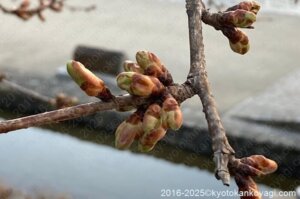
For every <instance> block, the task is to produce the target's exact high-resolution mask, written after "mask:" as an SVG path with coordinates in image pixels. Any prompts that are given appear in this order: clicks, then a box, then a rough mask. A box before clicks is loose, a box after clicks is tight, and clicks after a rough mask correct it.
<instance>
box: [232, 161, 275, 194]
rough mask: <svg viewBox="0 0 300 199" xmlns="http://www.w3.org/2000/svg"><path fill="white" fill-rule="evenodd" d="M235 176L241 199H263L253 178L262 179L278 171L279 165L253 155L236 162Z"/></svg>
mask: <svg viewBox="0 0 300 199" xmlns="http://www.w3.org/2000/svg"><path fill="white" fill-rule="evenodd" d="M234 164H235V165H234V171H232V172H233V174H234V176H235V181H236V184H237V186H238V187H239V192H240V193H241V195H242V197H241V199H247V198H252V199H261V198H262V197H261V194H260V192H259V190H258V187H257V185H256V183H255V182H254V180H253V179H252V177H260V176H264V175H267V174H270V173H273V172H275V171H276V170H277V163H276V162H275V161H273V160H270V159H268V158H266V157H264V156H262V155H252V156H250V157H246V158H242V159H239V160H236V161H235V163H234Z"/></svg>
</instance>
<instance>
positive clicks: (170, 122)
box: [162, 95, 183, 130]
mask: <svg viewBox="0 0 300 199" xmlns="http://www.w3.org/2000/svg"><path fill="white" fill-rule="evenodd" d="M162 117H163V124H164V127H165V128H170V129H173V130H178V129H179V128H180V127H181V125H182V122H183V118H182V112H181V109H180V107H179V105H178V102H177V101H176V99H174V98H173V97H172V96H171V95H168V96H167V97H166V99H165V101H164V102H163V112H162Z"/></svg>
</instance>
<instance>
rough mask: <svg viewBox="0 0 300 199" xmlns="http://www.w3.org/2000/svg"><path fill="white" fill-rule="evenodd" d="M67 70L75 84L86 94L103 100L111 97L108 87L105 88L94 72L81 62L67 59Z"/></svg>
mask: <svg viewBox="0 0 300 199" xmlns="http://www.w3.org/2000/svg"><path fill="white" fill-rule="evenodd" d="M67 71H68V73H69V75H70V76H71V77H72V79H73V80H74V81H75V82H76V83H77V85H78V86H79V87H80V88H81V89H82V90H83V91H84V92H85V93H86V94H87V95H88V96H94V97H99V98H100V99H103V100H109V99H111V98H112V94H111V93H110V91H109V89H108V88H106V86H105V84H104V82H103V81H102V80H101V79H99V78H98V77H97V76H96V75H95V74H94V73H92V72H91V71H90V70H88V69H87V68H85V66H84V65H83V64H81V63H80V62H77V61H69V62H68V63H67Z"/></svg>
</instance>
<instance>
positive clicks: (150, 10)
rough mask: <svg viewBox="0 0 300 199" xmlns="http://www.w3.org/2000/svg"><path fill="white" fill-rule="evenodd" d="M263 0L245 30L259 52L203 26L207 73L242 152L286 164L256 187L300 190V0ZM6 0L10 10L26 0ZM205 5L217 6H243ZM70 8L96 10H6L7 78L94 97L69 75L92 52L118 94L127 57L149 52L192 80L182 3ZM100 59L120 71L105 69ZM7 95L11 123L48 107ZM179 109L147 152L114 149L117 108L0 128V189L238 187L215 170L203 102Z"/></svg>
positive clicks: (104, 191) (156, 191)
mask: <svg viewBox="0 0 300 199" xmlns="http://www.w3.org/2000/svg"><path fill="white" fill-rule="evenodd" d="M32 2H35V1H32ZM259 2H260V3H261V5H262V9H261V12H260V13H259V14H258V18H257V22H256V23H255V24H254V26H255V29H254V30H251V29H250V30H245V32H246V33H247V35H248V36H249V39H250V44H251V48H250V51H249V52H248V53H247V54H246V55H244V56H241V55H238V54H235V53H233V52H232V51H231V50H230V47H229V43H228V40H227V38H226V37H224V36H223V35H222V33H221V32H219V31H216V30H215V29H214V28H212V27H210V26H206V25H204V33H203V36H204V42H205V53H206V62H207V71H208V76H209V80H210V82H211V86H212V89H213V93H214V96H215V98H216V101H217V105H218V108H219V110H220V113H221V116H222V119H223V122H224V125H225V127H226V130H227V133H228V136H229V139H230V143H231V144H232V145H233V146H234V148H235V150H236V152H237V156H239V157H242V156H245V155H252V154H263V155H265V156H267V157H269V158H272V159H274V160H276V161H277V162H278V164H279V169H278V171H277V172H276V173H275V174H273V175H270V176H267V177H265V178H263V179H258V182H259V187H260V189H261V190H262V191H266V192H272V193H275V192H278V191H279V190H285V191H295V190H296V188H297V187H298V186H299V185H300V147H299V142H300V100H299V99H300V64H299V61H300V60H299V59H300V57H299V56H300V39H299V34H300V22H299V20H300V3H297V1H296V0H272V1H271V0H264V1H259ZM0 3H1V4H2V5H3V6H7V7H10V6H13V5H18V4H19V3H20V1H9V0H1V1H0ZM206 3H207V5H208V6H207V7H211V10H212V11H217V10H218V9H224V8H226V7H229V6H231V5H234V4H237V3H239V1H235V0H234V1H226V2H225V1H221V0H218V1H217V0H215V1H211V0H208V1H206ZM67 4H68V5H72V6H79V7H81V6H90V5H95V7H96V9H95V10H92V11H89V12H85V11H76V12H72V11H70V9H65V10H63V11H62V12H60V13H55V12H51V11H45V17H46V21H45V22H41V21H40V20H39V19H38V18H37V17H33V18H32V19H30V20H28V21H23V20H20V19H19V18H17V17H15V16H13V15H8V14H4V13H2V12H1V13H0V24H1V26H0V72H2V73H5V74H6V76H7V78H8V79H9V81H12V82H15V83H18V84H19V85H22V86H24V87H26V88H30V89H32V90H34V91H36V92H38V93H40V94H42V95H44V96H47V97H50V98H51V97H55V95H56V94H57V93H60V92H64V93H65V94H67V95H69V96H74V97H77V98H78V99H79V101H80V102H82V103H83V102H88V101H94V99H90V98H87V97H85V96H84V95H83V94H82V93H81V91H80V90H79V89H78V88H77V86H76V85H75V84H74V83H73V82H71V81H70V80H69V79H68V77H67V75H66V72H65V67H64V66H65V63H66V62H67V61H68V60H70V59H81V58H82V57H83V56H88V58H89V59H90V60H92V61H90V62H91V63H95V65H97V64H99V68H100V69H99V68H96V69H95V71H96V72H97V70H98V72H99V71H101V73H99V75H100V76H101V77H103V78H104V79H106V80H107V82H108V85H110V87H111V88H113V89H112V90H113V91H114V93H115V94H120V93H121V91H120V90H118V89H117V88H116V86H115V82H114V77H115V75H117V73H118V72H120V70H121V63H122V61H124V60H125V59H130V60H134V59H135V58H134V57H135V53H136V52H137V51H138V50H143V49H145V50H149V51H152V52H154V53H155V54H157V55H158V56H159V57H160V58H161V60H162V61H163V62H164V63H165V65H166V67H167V68H168V69H169V70H170V71H171V72H172V75H173V78H174V80H175V82H177V83H183V82H184V81H185V80H186V76H187V74H188V69H189V38H188V25H187V24H188V23H187V22H188V21H187V15H186V10H185V2H184V1H183V0H169V1H168V0H143V1H140V0H112V1H104V0H97V1H95V0H86V1H80V0H68V1H67ZM33 6H34V3H33ZM84 49H85V50H84ZM86 49H90V51H86ZM87 52H90V54H89V53H87ZM93 53H95V54H93ZM97 53H100V55H99V54H97ZM106 55H107V56H106ZM98 56H100V58H99V57H98ZM97 57H98V58H97ZM103 57H105V60H104V61H103V60H102V58H103ZM103 59H104V58H103ZM103 62H104V63H106V66H107V65H109V66H110V67H115V69H113V70H112V71H111V70H110V69H107V68H105V67H106V66H101V63H103ZM92 65H93V64H92ZM103 67H104V68H103ZM1 84H2V85H1ZM10 93H12V94H10ZM0 94H1V96H0V117H1V118H3V119H9V118H15V117H17V116H20V115H23V114H31V113H36V112H41V110H45V107H44V108H41V106H42V105H43V106H44V105H45V104H44V103H43V102H40V100H39V99H34V100H32V99H29V98H30V97H28V96H23V94H22V93H21V94H20V93H18V92H14V91H13V90H11V88H10V87H7V85H3V83H0ZM27 98H28V99H27ZM25 99H26V100H25ZM28 101H29V103H28ZM26 102H27V103H26ZM29 105H30V106H29ZM48 108H49V107H46V109H47V110H48ZM182 108H183V113H184V118H185V119H184V120H185V123H184V127H183V128H182V129H181V130H180V131H179V132H177V133H175V132H170V133H169V134H168V136H167V137H166V138H165V139H164V140H163V141H161V143H160V144H159V145H158V146H157V147H156V149H155V150H154V151H153V152H151V153H149V154H141V153H138V152H137V150H136V149H135V148H134V149H133V150H132V151H119V150H117V149H115V148H113V145H114V129H115V128H116V127H117V125H118V124H119V123H120V121H122V119H124V117H126V116H127V115H126V114H116V113H114V112H109V111H108V112H105V113H99V114H97V115H94V116H93V117H88V118H81V119H80V121H79V122H78V121H77V122H76V121H73V122H72V121H71V122H69V123H64V124H62V125H51V126H47V127H45V128H30V129H27V130H20V131H16V132H12V133H9V134H7V135H1V136H0V162H1V166H0V182H2V184H3V185H1V186H0V194H1V191H2V192H3V193H7V192H9V191H11V192H12V193H13V194H15V196H14V197H15V198H16V197H21V198H22V197H23V198H25V197H28V195H33V196H32V198H35V197H36V198H41V197H48V198H91V199H94V198H95V199H98V198H132V199H135V198H159V197H161V194H162V193H163V192H164V190H166V189H169V190H176V189H181V190H185V189H187V190H192V189H199V190H220V191H226V190H231V191H234V190H237V187H236V185H235V183H234V181H232V183H231V184H232V185H231V187H230V188H228V187H224V186H223V185H222V184H221V182H220V181H217V180H216V179H215V177H214V174H213V169H214V167H213V166H214V165H213V162H212V152H211V149H210V148H211V146H210V140H209V137H208V132H207V126H206V121H205V118H204V116H203V113H202V107H201V102H200V100H199V99H198V98H197V97H194V98H192V99H190V100H187V101H186V102H184V103H183V104H182ZM77 124H78V125H77ZM13 194H11V196H9V197H12V198H13V196H12V195H13ZM182 197H183V196H182ZM170 198H172V197H170ZM174 198H175V197H174ZM177 198H178V197H177ZM179 198H180V197H179ZM205 198H215V197H213V196H209V195H207V196H206V197H205ZM223 198H238V197H233V196H224V197H223ZM265 198H270V197H265ZM274 198H275V197H274ZM277 198H280V197H277ZM281 198H296V196H287V197H281Z"/></svg>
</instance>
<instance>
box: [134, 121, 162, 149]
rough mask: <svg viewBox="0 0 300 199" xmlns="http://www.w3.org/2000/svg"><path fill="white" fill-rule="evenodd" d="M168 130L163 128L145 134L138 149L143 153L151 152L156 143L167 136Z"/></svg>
mask: <svg viewBox="0 0 300 199" xmlns="http://www.w3.org/2000/svg"><path fill="white" fill-rule="evenodd" d="M166 132H167V130H166V129H164V128H163V127H162V126H160V127H158V128H156V129H153V130H151V131H149V132H148V133H144V135H143V136H142V137H141V138H140V140H139V145H138V149H139V151H142V152H148V151H151V150H152V149H153V148H154V147H155V145H156V143H157V142H158V141H159V140H161V139H162V138H163V137H164V136H165V135H166Z"/></svg>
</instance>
